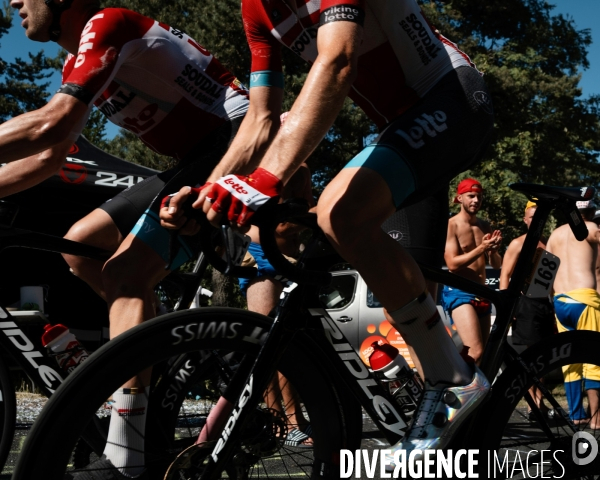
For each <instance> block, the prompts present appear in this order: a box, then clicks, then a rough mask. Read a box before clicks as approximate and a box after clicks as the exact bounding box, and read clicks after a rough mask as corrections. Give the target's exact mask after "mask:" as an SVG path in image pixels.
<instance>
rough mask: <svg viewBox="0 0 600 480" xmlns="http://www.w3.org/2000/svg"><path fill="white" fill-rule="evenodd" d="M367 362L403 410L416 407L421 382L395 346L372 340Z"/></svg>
mask: <svg viewBox="0 0 600 480" xmlns="http://www.w3.org/2000/svg"><path fill="white" fill-rule="evenodd" d="M371 347H372V348H373V352H372V353H371V355H370V356H369V363H370V364H371V369H372V370H373V372H375V375H376V376H377V377H378V378H379V380H381V381H382V382H384V383H385V384H387V385H388V386H389V389H390V393H391V394H392V396H393V397H394V398H395V399H396V402H398V404H399V405H400V407H401V408H402V409H403V410H404V412H405V413H410V412H412V411H414V410H415V409H416V408H417V402H418V401H419V398H420V396H421V392H422V391H423V384H422V383H421V381H420V380H419V378H418V377H417V376H416V375H415V373H414V372H413V370H412V368H410V366H409V365H408V363H407V362H406V360H405V359H404V357H403V356H402V355H400V352H398V349H397V348H394V347H393V346H391V345H390V344H389V343H383V342H373V343H372V344H371Z"/></svg>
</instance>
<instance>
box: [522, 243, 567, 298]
mask: <svg viewBox="0 0 600 480" xmlns="http://www.w3.org/2000/svg"><path fill="white" fill-rule="evenodd" d="M533 265H535V267H534V268H533V270H532V271H531V273H530V274H529V278H528V279H527V283H528V284H529V285H528V286H527V287H526V289H525V294H526V295H527V296H528V297H529V298H544V297H547V296H548V295H549V294H550V293H552V285H554V279H555V278H556V272H558V267H559V266H560V258H558V257H557V256H556V255H552V254H551V253H549V252H548V251H546V250H544V249H543V248H538V249H537V250H536V252H535V257H534V259H533Z"/></svg>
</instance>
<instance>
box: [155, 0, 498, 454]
mask: <svg viewBox="0 0 600 480" xmlns="http://www.w3.org/2000/svg"><path fill="white" fill-rule="evenodd" d="M242 16H243V21H244V27H245V29H246V35H247V38H248V43H249V45H250V50H251V54H252V74H251V80H250V90H251V95H250V109H249V111H248V115H247V116H246V119H245V120H244V122H243V123H242V126H241V127H240V131H239V134H238V136H237V137H236V142H237V141H238V139H239V140H240V141H243V142H244V143H245V144H246V146H247V149H246V151H245V152H244V154H243V155H240V152H239V151H233V150H230V151H229V152H228V154H226V155H225V157H223V160H222V161H221V163H220V164H219V166H218V167H217V168H216V169H215V170H214V171H213V173H212V174H211V176H210V178H209V181H210V182H211V183H210V184H208V185H206V186H205V187H204V188H203V189H202V190H201V191H200V194H199V196H198V199H197V200H196V201H195V203H194V206H195V207H197V208H202V209H203V210H204V211H205V212H207V213H208V216H209V218H210V219H211V220H212V221H217V219H218V217H219V216H220V215H226V216H227V217H228V218H229V219H230V220H231V221H233V222H235V223H237V224H238V225H242V226H243V225H245V224H246V223H247V222H248V220H249V218H250V217H251V215H252V213H253V211H255V210H256V209H257V208H259V207H260V206H261V205H262V204H263V203H264V202H265V201H267V200H268V199H269V198H271V197H273V196H277V195H279V193H280V192H281V189H282V187H283V185H284V184H285V183H286V182H287V181H288V179H289V178H290V177H291V176H292V175H293V173H294V172H295V171H296V169H297V168H298V167H299V166H300V165H301V164H302V163H303V162H304V161H305V160H306V158H307V157H308V156H309V155H310V153H311V152H312V151H313V150H314V148H315V147H316V146H317V144H318V143H319V142H320V141H321V139H322V138H323V136H324V135H326V134H327V132H328V130H329V128H330V127H331V125H332V123H333V121H334V120H335V117H336V116H337V114H338V112H339V111H340V109H341V107H342V105H343V102H344V100H345V97H346V96H349V97H350V98H351V99H352V100H353V101H354V102H355V103H356V104H357V105H358V106H360V107H361V108H362V109H363V110H364V111H365V112H366V113H367V114H368V115H369V117H370V118H371V119H372V120H373V121H374V122H375V123H376V124H377V125H378V127H379V128H380V129H381V134H380V135H379V137H378V138H377V139H376V140H375V141H374V142H373V143H372V144H371V145H369V146H368V147H366V148H365V149H364V150H363V151H362V152H361V153H360V154H359V155H358V156H356V157H355V158H354V159H353V160H351V161H350V163H349V164H348V165H346V168H344V169H343V170H342V171H341V172H340V173H339V174H338V175H337V176H336V178H334V180H333V181H332V182H331V183H330V184H329V185H328V186H327V188H326V189H325V191H324V192H323V195H322V196H321V198H320V200H319V202H318V205H317V214H318V218H319V224H320V226H321V228H322V229H323V230H324V232H325V233H326V235H327V236H328V237H329V239H330V241H331V242H332V244H333V245H334V246H335V248H336V249H337V250H338V252H339V253H340V254H341V255H342V257H344V258H345V259H346V260H347V261H348V262H349V263H351V264H352V265H354V267H356V268H357V270H358V271H359V272H360V274H361V275H362V276H363V278H364V279H365V280H366V282H367V284H368V285H369V286H370V288H371V289H372V290H373V292H374V294H375V295H376V296H377V298H378V299H379V300H380V301H381V302H382V304H383V305H384V307H385V308H386V309H387V310H388V311H389V312H390V314H391V316H392V317H393V319H394V321H395V326H396V328H397V329H398V330H399V332H400V333H401V334H402V336H403V337H404V338H405V339H406V341H407V342H408V343H409V344H411V345H412V346H413V347H414V349H415V351H416V352H417V355H418V356H419V359H420V360H421V363H422V366H423V370H424V372H425V376H426V379H427V387H426V391H425V394H424V396H423V400H422V402H421V404H420V406H419V411H417V412H416V413H415V417H414V418H415V419H417V421H415V422H413V424H412V426H411V429H410V431H409V433H408V435H407V436H406V437H405V439H404V440H403V442H401V443H400V444H399V445H398V446H397V448H398V449H408V450H411V449H414V448H419V449H426V448H444V447H445V445H446V444H447V441H448V438H449V436H450V433H451V432H452V431H454V430H455V428H456V426H457V425H459V424H460V422H461V421H462V420H463V419H464V418H465V417H466V415H467V414H468V412H469V411H470V410H471V408H472V407H473V406H474V405H475V404H477V403H479V402H480V401H481V400H482V399H483V397H484V396H485V394H486V392H487V390H488V388H489V384H488V382H487V380H486V379H485V378H484V376H483V375H482V374H481V373H480V372H479V371H478V370H475V373H474V372H473V369H472V368H471V367H470V366H468V365H467V364H466V363H465V362H464V360H462V358H461V357H460V355H459V354H458V352H457V350H456V348H455V346H454V344H453V343H452V341H451V339H450V337H449V336H448V334H447V333H446V330H445V328H444V326H443V324H442V322H441V321H440V318H439V315H438V314H437V310H436V307H435V303H434V301H433V300H432V299H431V297H430V296H428V295H427V294H426V293H424V292H425V282H424V279H423V276H422V274H421V273H420V271H419V269H418V267H417V265H416V264H415V262H414V261H413V260H412V259H411V258H410V256H409V255H408V254H407V253H406V252H405V251H404V250H403V249H402V248H401V246H400V245H399V244H398V243H397V242H396V241H395V240H393V239H392V238H390V237H389V236H388V235H387V234H386V233H385V232H384V231H383V230H382V228H381V225H382V223H383V222H384V221H385V220H386V219H387V218H388V217H389V216H390V215H391V214H392V213H393V212H394V210H395V209H397V208H398V207H404V206H407V205H410V204H412V203H414V202H416V201H418V200H421V199H423V198H424V197H425V196H431V195H433V194H435V193H437V192H438V191H439V190H440V188H443V187H445V186H446V185H447V182H449V180H450V179H451V178H453V177H454V176H456V175H457V174H458V173H459V172H461V171H463V170H465V169H467V168H468V167H469V166H471V165H473V164H474V163H475V162H477V161H478V160H479V159H480V158H481V156H482V154H483V151H484V149H485V147H486V146H487V144H488V141H489V139H490V135H491V131H492V125H493V110H492V105H491V100H490V98H489V95H488V94H487V93H486V92H487V90H486V87H485V84H484V82H483V80H482V78H481V74H480V73H479V72H478V71H477V70H476V69H475V67H474V65H473V64H472V63H471V61H470V60H469V58H468V57H467V55H465V54H464V53H463V52H461V51H460V50H459V49H458V48H457V46H456V45H455V44H453V43H452V42H450V41H449V40H447V39H446V38H444V37H443V36H442V35H441V34H440V33H439V32H438V31H437V30H435V29H433V28H432V27H431V26H430V25H429V23H428V22H427V20H426V18H425V17H424V15H423V13H422V12H421V11H420V9H419V7H418V6H417V4H416V2H415V1H414V0H401V1H392V0H383V1H380V2H374V1H371V0H344V1H339V0H323V1H318V0H317V1H298V2H292V1H288V0H273V1H272V2H269V3H268V4H267V3H263V2H261V1H259V0H247V1H246V0H245V1H244V2H243V3H242ZM280 44H283V45H284V46H287V47H289V48H290V49H291V50H292V51H294V52H295V53H297V54H298V55H299V56H301V57H302V58H304V59H305V60H307V61H308V62H310V63H311V65H312V67H311V69H310V72H309V74H308V77H307V79H306V81H305V83H304V85H303V88H302V91H301V92H300V94H299V96H298V98H297V99H296V101H295V103H294V105H293V107H292V109H291V111H290V114H289V116H288V119H287V120H286V124H285V125H284V126H283V127H282V128H281V130H280V131H279V132H277V133H276V130H275V129H274V128H273V126H274V125H277V124H278V116H279V114H280V112H281V103H282V96H283V75H282V60H281V45H280ZM254 160H260V167H259V168H257V169H256V170H255V171H254V172H253V173H251V174H250V175H247V176H243V175H241V174H243V171H242V169H243V168H244V166H245V165H247V164H248V163H250V162H251V161H254ZM188 193H189V189H186V190H185V191H183V192H182V193H181V195H180V196H176V197H175V198H174V199H173V200H172V202H171V206H170V208H169V209H168V210H167V211H165V212H161V218H162V219H163V221H165V224H168V223H171V224H175V221H174V219H175V218H176V217H177V215H178V214H181V210H180V209H179V205H180V203H181V202H182V201H183V200H185V199H186V198H187V197H186V196H187V194H188ZM451 393H452V394H453V395H455V396H456V397H458V398H459V399H460V401H459V403H460V404H461V405H462V406H461V407H460V408H458V409H454V408H453V407H451V406H449V405H447V404H446V403H444V399H446V401H449V398H451V397H452V396H453V395H452V394H451ZM453 405H454V406H456V404H453ZM425 412H431V414H426V413H425ZM438 412H439V414H437V413H438ZM434 413H436V415H434ZM440 417H441V418H442V419H443V421H438V420H439V419H440ZM433 418H435V419H436V421H435V425H434V423H433V421H432V419H433Z"/></svg>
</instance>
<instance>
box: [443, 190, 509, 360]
mask: <svg viewBox="0 0 600 480" xmlns="http://www.w3.org/2000/svg"><path fill="white" fill-rule="evenodd" d="M456 194H457V195H456V197H455V198H454V203H459V204H460V212H458V214H457V215H455V216H454V217H452V218H451V219H450V221H449V222H448V236H447V237H446V251H445V253H444V259H445V260H446V265H447V266H448V270H450V272H452V273H456V274H457V275H460V276H462V277H465V278H468V279H469V280H472V281H474V282H477V283H480V284H482V285H485V265H486V263H488V262H489V264H490V265H491V266H492V267H494V268H500V266H501V264H502V257H501V256H500V254H499V253H498V248H499V247H500V243H501V242H502V234H501V233H500V231H499V230H494V231H492V229H491V227H490V225H489V223H487V222H485V221H483V220H481V219H479V218H477V212H478V211H479V209H480V208H481V205H482V202H483V187H482V186H481V183H479V182H478V181H477V180H475V179H473V178H466V179H465V180H463V181H461V182H460V183H459V184H458V188H457V190H456ZM442 305H443V307H444V310H445V311H446V312H448V315H449V316H450V321H451V322H452V323H454V325H456V329H457V330H458V335H459V336H460V338H461V340H462V342H463V345H464V346H465V347H467V348H468V352H467V353H468V354H469V356H470V357H471V358H472V359H473V360H474V361H475V363H476V364H479V362H480V361H481V355H482V354H483V348H484V346H485V343H486V342H487V339H488V336H489V333H490V313H491V311H492V305H491V303H490V302H489V300H486V299H484V298H479V297H476V296H475V295H473V294H471V293H467V292H463V291H461V290H458V289H456V288H450V287H448V286H444V290H443V292H442Z"/></svg>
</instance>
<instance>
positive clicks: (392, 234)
mask: <svg viewBox="0 0 600 480" xmlns="http://www.w3.org/2000/svg"><path fill="white" fill-rule="evenodd" d="M388 235H389V236H390V237H392V238H393V239H394V240H396V241H397V242H399V241H400V240H402V238H403V237H404V234H403V233H402V232H400V231H399V230H390V231H389V232H388Z"/></svg>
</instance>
